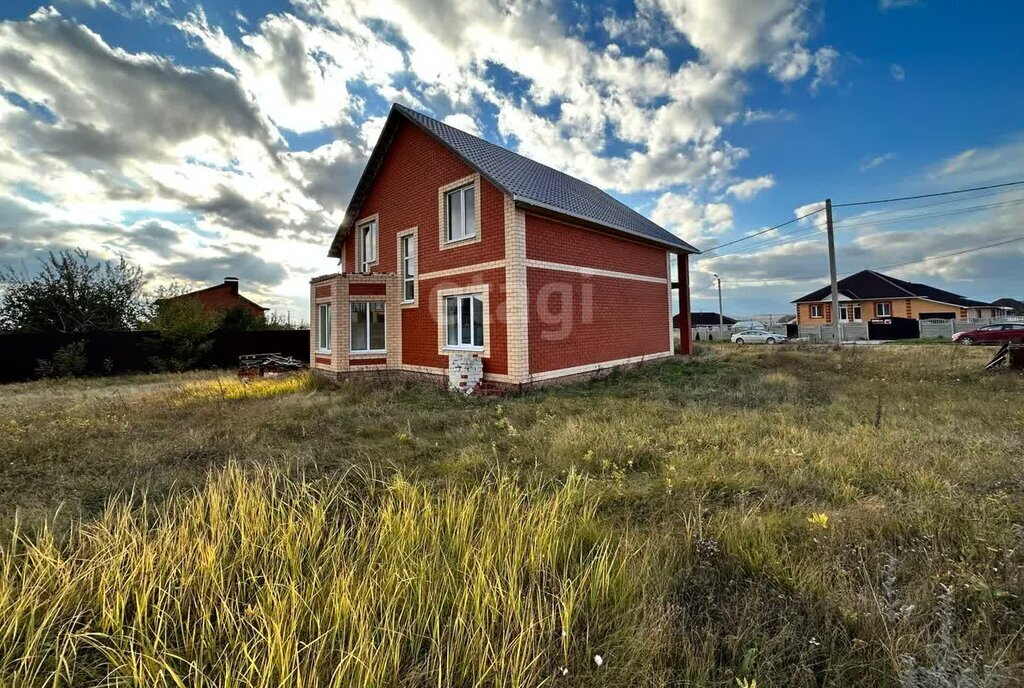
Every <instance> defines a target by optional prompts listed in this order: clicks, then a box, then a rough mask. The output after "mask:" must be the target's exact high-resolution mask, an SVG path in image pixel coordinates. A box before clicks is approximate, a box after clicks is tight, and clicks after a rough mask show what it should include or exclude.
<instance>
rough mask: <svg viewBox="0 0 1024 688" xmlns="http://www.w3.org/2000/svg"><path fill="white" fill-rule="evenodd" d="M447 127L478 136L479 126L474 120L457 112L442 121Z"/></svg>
mask: <svg viewBox="0 0 1024 688" xmlns="http://www.w3.org/2000/svg"><path fill="white" fill-rule="evenodd" d="M442 121H443V122H444V123H445V124H447V125H448V126H452V127H455V128H456V129H461V130H462V131H464V132H466V133H467V134H472V135H473V136H480V126H479V125H478V124H477V123H476V120H475V119H473V117H472V116H470V115H467V114H466V113H464V112H457V113H455V114H452V115H448V116H447V117H445V118H444V119H443V120H442Z"/></svg>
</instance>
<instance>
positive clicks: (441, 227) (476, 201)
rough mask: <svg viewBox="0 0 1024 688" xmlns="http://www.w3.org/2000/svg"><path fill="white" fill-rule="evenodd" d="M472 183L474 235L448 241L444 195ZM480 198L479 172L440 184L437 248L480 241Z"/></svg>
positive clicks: (447, 247)
mask: <svg viewBox="0 0 1024 688" xmlns="http://www.w3.org/2000/svg"><path fill="white" fill-rule="evenodd" d="M470 184H472V185H473V225H474V227H473V228H474V230H475V231H476V234H475V236H472V237H470V238H468V239H459V240H457V241H448V219H447V217H445V215H446V213H445V207H444V206H445V204H444V197H445V195H446V194H447V193H448V192H449V191H453V190H454V189H458V188H459V187H462V186H469V185H470ZM481 200H482V199H481V198H480V174H479V173H474V174H471V175H469V176H468V177H463V178H462V179H456V180H455V181H453V182H450V183H448V184H445V185H444V186H440V187H438V189H437V239H438V248H439V249H440V250H442V251H445V250H447V249H450V248H458V247H459V246H468V245H470V244H478V243H480V238H481V236H483V232H482V231H481V230H482V227H481V224H480V215H481V214H482V213H481V212H480V210H481V208H480V206H481Z"/></svg>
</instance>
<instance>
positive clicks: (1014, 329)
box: [953, 323, 1024, 346]
mask: <svg viewBox="0 0 1024 688" xmlns="http://www.w3.org/2000/svg"><path fill="white" fill-rule="evenodd" d="M953 341H954V342H955V343H957V344H963V345H965V346H971V345H972V344H1002V343H1003V342H1019V343H1021V344H1024V323H1003V324H1002V325H985V326H984V327H979V328H978V329H976V330H967V331H966V332H957V333H956V334H954V335H953Z"/></svg>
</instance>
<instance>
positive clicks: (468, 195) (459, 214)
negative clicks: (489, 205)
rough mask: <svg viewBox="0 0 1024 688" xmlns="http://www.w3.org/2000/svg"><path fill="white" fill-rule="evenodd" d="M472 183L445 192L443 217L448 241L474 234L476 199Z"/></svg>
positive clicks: (467, 237) (470, 236)
mask: <svg viewBox="0 0 1024 688" xmlns="http://www.w3.org/2000/svg"><path fill="white" fill-rule="evenodd" d="M474 193H475V192H474V187H473V185H472V184H470V185H469V186H464V187H462V188H460V189H455V190H454V191H449V192H448V193H447V194H445V217H446V218H447V219H446V223H445V224H447V226H448V227H447V234H446V236H447V237H448V241H462V240H463V239H471V238H472V237H474V236H476V199H475V198H474Z"/></svg>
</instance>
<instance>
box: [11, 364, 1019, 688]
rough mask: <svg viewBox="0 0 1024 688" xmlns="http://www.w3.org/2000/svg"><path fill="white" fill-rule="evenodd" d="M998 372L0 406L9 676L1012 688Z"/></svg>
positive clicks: (1013, 575)
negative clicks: (482, 396) (486, 393)
mask: <svg viewBox="0 0 1024 688" xmlns="http://www.w3.org/2000/svg"><path fill="white" fill-rule="evenodd" d="M990 354H991V351H989V350H977V349H965V348H958V347H936V348H932V347H851V348H844V349H842V350H839V351H832V350H829V349H827V348H807V347H792V348H790V347H742V348H740V347H735V348H734V347H727V346H714V347H705V348H702V349H701V350H700V351H699V352H698V354H697V355H696V356H695V357H694V358H692V359H691V360H687V361H672V362H667V363H662V364H657V365H650V366H646V367H643V368H640V369H636V370H632V371H626V372H621V373H616V374H613V375H611V376H610V377H608V378H605V379H603V380H600V381H594V382H590V383H584V384H578V385H572V386H565V387H561V388H552V389H549V390H545V391H539V392H534V393H530V394H526V395H523V396H520V397H516V398H507V399H503V400H499V401H490V400H475V399H462V398H456V397H454V396H451V395H448V394H445V393H443V392H442V391H440V390H438V389H435V388H432V387H428V386H424V385H417V384H403V385H394V384H386V383H384V382H383V381H365V382H358V383H357V382H349V383H343V384H340V385H337V386H330V385H326V384H324V383H321V382H318V381H316V380H313V379H311V378H298V379H290V380H285V381H276V382H264V383H258V384H256V385H253V386H242V385H240V384H239V383H237V381H235V380H233V379H232V378H230V377H227V376H218V375H215V374H212V373H204V374H193V375H177V376H176V375H161V376H144V377H136V378H118V379H104V380H69V381H58V382H52V381H51V382H39V383H30V384H24V385H12V386H7V387H4V388H0V532H3V533H6V534H5V535H4V536H3V538H2V539H0V543H2V544H0V685H4V686H8V685H10V686H37V685H38V686H42V685H47V686H58V685H67V686H70V685H73V686H80V685H81V686H91V685H103V686H107V685H118V686H120V685H133V686H203V685H205V686H221V685H224V686H268V687H269V686H278V685H294V686H310V687H311V686H381V687H383V686H428V685H430V686H509V687H511V686H516V687H518V686H523V687H525V686H537V685H552V686H595V685H600V686H704V685H712V686H751V685H753V684H754V682H755V681H756V685H757V686H758V687H759V688H764V687H771V686H922V687H923V686H996V685H1011V686H1012V685H1020V677H1021V676H1022V675H1024V631H1022V629H1024V566H1022V565H1024V377H1022V376H1020V375H1018V374H1012V373H1006V372H1004V373H998V374H993V373H987V372H985V371H984V370H983V365H984V362H985V361H987V359H988V357H989V356H990ZM595 658H599V659H595Z"/></svg>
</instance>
